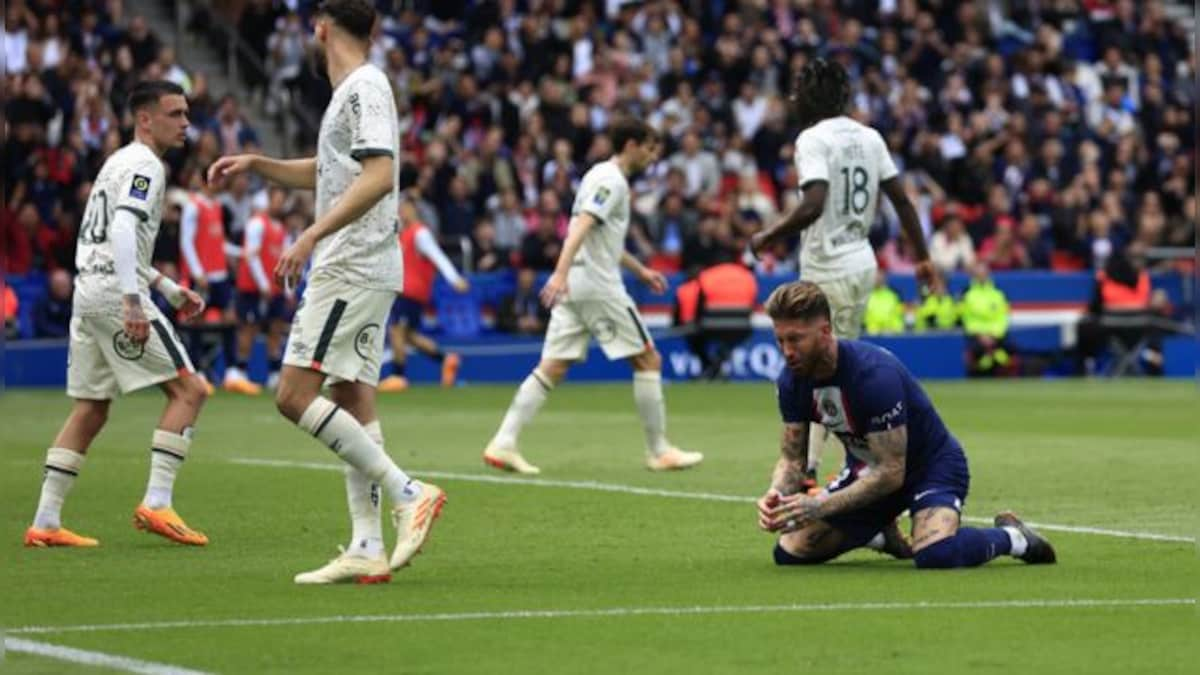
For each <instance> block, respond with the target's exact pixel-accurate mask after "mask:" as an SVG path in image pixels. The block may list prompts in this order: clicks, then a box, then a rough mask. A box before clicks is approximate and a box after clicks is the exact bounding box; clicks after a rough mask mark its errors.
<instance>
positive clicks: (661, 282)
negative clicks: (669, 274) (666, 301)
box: [641, 268, 667, 295]
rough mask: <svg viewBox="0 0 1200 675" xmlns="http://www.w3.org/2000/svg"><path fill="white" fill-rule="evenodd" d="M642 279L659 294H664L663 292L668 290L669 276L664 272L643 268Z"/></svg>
mask: <svg viewBox="0 0 1200 675" xmlns="http://www.w3.org/2000/svg"><path fill="white" fill-rule="evenodd" d="M641 281H642V283H643V284H646V285H647V286H649V287H650V290H652V291H654V292H655V293H656V294H658V295H662V294H663V293H666V292H667V278H666V277H665V276H663V273H662V272H659V271H657V270H652V269H649V268H646V269H643V270H642V274H641Z"/></svg>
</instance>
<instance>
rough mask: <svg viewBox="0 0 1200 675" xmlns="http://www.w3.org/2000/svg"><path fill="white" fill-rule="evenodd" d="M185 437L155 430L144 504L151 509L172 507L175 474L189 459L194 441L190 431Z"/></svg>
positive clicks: (151, 445) (185, 432)
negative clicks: (189, 452)
mask: <svg viewBox="0 0 1200 675" xmlns="http://www.w3.org/2000/svg"><path fill="white" fill-rule="evenodd" d="M184 434H185V435H180V434H175V433H171V432H170V431H163V430H162V429H155V430H154V436H153V439H152V440H151V442H150V481H149V482H148V483H147V484H146V496H145V497H143V498H142V503H143V504H145V505H146V506H147V507H149V508H151V509H155V510H157V509H165V508H167V507H169V506H170V505H171V490H172V489H173V488H174V486H175V474H176V473H178V472H179V467H181V466H183V461H184V460H185V459H187V456H188V448H190V447H191V445H192V439H191V438H190V434H188V430H186V429H185V430H184Z"/></svg>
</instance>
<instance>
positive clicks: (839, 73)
mask: <svg viewBox="0 0 1200 675" xmlns="http://www.w3.org/2000/svg"><path fill="white" fill-rule="evenodd" d="M792 103H793V105H795V107H796V109H797V110H798V111H799V113H800V122H801V124H802V125H803V126H805V127H807V126H809V125H812V124H816V123H817V122H820V121H821V120H824V119H828V118H830V117H837V116H839V115H842V114H844V113H845V112H846V106H847V105H848V104H849V103H850V76H849V75H848V74H847V73H846V69H845V68H843V67H842V64H840V63H838V62H837V61H827V60H825V59H822V58H816V59H813V60H812V61H809V62H808V63H806V64H804V67H803V68H801V69H800V72H799V73H798V74H797V75H796V83H795V86H794V87H793V90H792Z"/></svg>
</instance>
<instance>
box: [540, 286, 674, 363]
mask: <svg viewBox="0 0 1200 675" xmlns="http://www.w3.org/2000/svg"><path fill="white" fill-rule="evenodd" d="M593 337H595V338H596V341H597V342H599V343H600V348H601V349H603V350H604V355H605V356H606V357H608V360H609V361H616V360H617V359H625V358H629V357H630V356H636V355H638V354H641V353H642V352H645V351H646V350H647V349H650V348H652V347H654V341H653V340H651V339H650V333H649V332H648V331H647V330H646V325H645V324H644V323H642V317H641V316H640V315H639V314H638V311H637V306H636V305H634V304H633V300H632V299H631V298H630V297H629V296H628V295H623V296H617V297H613V298H605V299H595V300H565V301H563V302H560V303H558V304H557V305H555V306H554V309H553V310H552V311H551V312H550V325H549V326H547V327H546V341H545V343H544V344H543V345H542V358H543V359H555V360H561V361H583V360H584V359H586V358H587V352H588V345H589V344H590V343H591V339H592V338H593Z"/></svg>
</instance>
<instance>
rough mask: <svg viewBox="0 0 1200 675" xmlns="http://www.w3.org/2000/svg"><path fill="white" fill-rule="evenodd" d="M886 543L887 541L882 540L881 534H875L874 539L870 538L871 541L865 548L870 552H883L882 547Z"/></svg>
mask: <svg viewBox="0 0 1200 675" xmlns="http://www.w3.org/2000/svg"><path fill="white" fill-rule="evenodd" d="M886 543H887V540H886V539H884V537H883V533H882V532H877V533H876V534H875V536H874V537H871V541H868V542H867V543H866V544H865V546H866V547H867V548H869V549H871V550H872V551H883V547H884V545H885V544H886Z"/></svg>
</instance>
